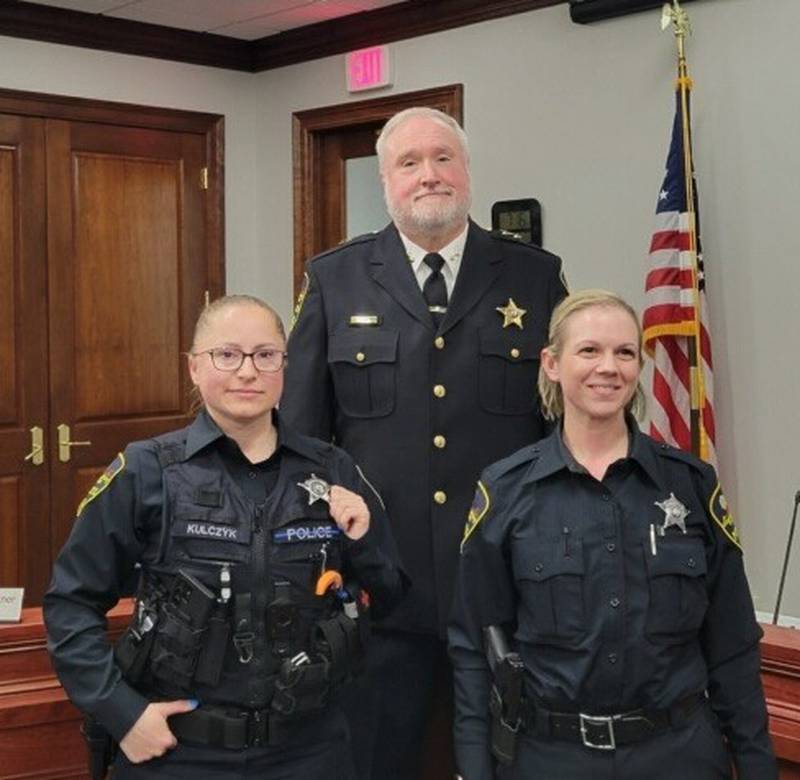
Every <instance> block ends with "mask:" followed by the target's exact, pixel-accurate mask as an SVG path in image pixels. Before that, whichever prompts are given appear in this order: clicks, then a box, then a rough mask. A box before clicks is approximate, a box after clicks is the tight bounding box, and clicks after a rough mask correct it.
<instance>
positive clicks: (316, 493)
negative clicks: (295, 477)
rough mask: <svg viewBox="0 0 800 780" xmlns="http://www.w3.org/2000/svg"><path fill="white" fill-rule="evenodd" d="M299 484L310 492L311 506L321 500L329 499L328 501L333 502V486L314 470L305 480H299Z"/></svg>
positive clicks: (309, 503)
mask: <svg viewBox="0 0 800 780" xmlns="http://www.w3.org/2000/svg"><path fill="white" fill-rule="evenodd" d="M297 485H298V487H301V488H303V490H305V491H307V492H308V505H309V506H311V504H313V503H314V502H316V501H320V500H321V501H327V502H328V503H330V502H331V486H330V485H329V484H328V483H327V482H326V481H325V480H324V479H320V478H319V477H318V476H317V475H316V474H314V473H313V472H312V474H311V476H310V477H309V478H308V479H307V480H306V481H305V482H298V483H297Z"/></svg>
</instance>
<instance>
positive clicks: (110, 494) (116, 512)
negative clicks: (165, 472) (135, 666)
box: [43, 447, 161, 741]
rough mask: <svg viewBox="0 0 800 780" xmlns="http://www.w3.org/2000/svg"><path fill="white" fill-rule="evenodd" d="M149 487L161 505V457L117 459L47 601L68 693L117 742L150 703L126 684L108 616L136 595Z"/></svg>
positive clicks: (84, 510)
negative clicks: (122, 599) (144, 495)
mask: <svg viewBox="0 0 800 780" xmlns="http://www.w3.org/2000/svg"><path fill="white" fill-rule="evenodd" d="M145 454H147V453H145ZM148 472H149V476H148ZM148 482H149V483H150V484H151V485H153V483H154V482H155V484H156V485H157V486H158V487H157V488H156V487H150V488H149V492H150V494H151V495H154V496H157V498H158V501H159V502H160V499H161V489H160V473H159V472H158V466H157V461H156V460H155V456H154V454H153V453H149V462H148V459H147V458H145V457H143V453H142V452H141V450H137V449H136V448H135V447H129V448H128V449H127V450H126V451H125V453H124V454H121V455H119V456H117V459H115V461H114V462H113V463H112V464H111V465H110V466H109V468H108V469H107V470H106V472H105V474H104V475H103V476H102V477H101V478H100V480H98V482H97V483H96V484H95V485H94V487H93V488H92V489H91V490H90V492H89V494H88V495H87V497H86V499H84V501H83V502H82V503H81V505H80V507H79V509H78V516H77V518H76V520H75V524H74V526H73V528H72V532H71V533H70V536H69V538H68V539H67V542H66V544H65V545H64V547H63V548H62V550H61V552H60V553H59V555H58V558H57V559H56V562H55V566H54V569H53V577H52V580H51V583H50V588H49V590H48V592H47V594H46V595H45V597H44V610H43V611H44V619H45V624H46V626H47V644H48V650H49V652H50V657H51V659H52V661H53V666H54V668H55V671H56V673H57V674H58V677H59V679H60V680H61V683H62V684H63V686H64V689H65V690H66V692H67V694H68V696H69V698H70V699H71V700H72V702H73V703H74V704H75V705H76V706H77V707H78V708H79V709H81V710H83V711H84V712H86V713H89V714H90V715H92V716H94V717H95V718H96V719H97V720H98V721H99V722H100V723H101V724H102V725H103V726H105V728H106V729H108V731H109V732H110V733H111V735H112V736H113V737H114V738H115V739H116V740H117V741H119V740H121V739H122V737H123V736H124V735H125V734H126V733H127V732H128V730H129V729H130V727H131V726H132V725H133V724H134V723H135V722H136V720H137V719H138V718H139V716H140V715H141V713H142V712H143V711H144V708H145V707H146V706H147V704H148V702H147V700H146V699H145V698H143V697H142V696H140V695H139V694H138V693H137V692H136V691H135V690H133V689H132V688H131V687H130V686H129V685H128V684H127V683H126V682H125V681H124V680H123V679H122V675H121V673H120V670H119V668H118V667H117V665H116V663H115V661H114V655H113V651H112V647H111V645H110V643H109V641H108V639H107V636H106V627H107V622H106V612H108V610H109V609H111V607H113V606H114V605H115V604H116V603H117V601H118V600H119V598H120V596H121V595H123V594H125V593H126V592H127V591H128V590H129V588H130V582H131V579H132V576H133V575H134V573H135V568H134V567H135V564H136V562H137V560H138V559H139V556H140V554H141V552H142V547H143V544H142V538H143V532H144V529H143V527H142V519H143V517H144V515H145V514H146V512H145V510H146V507H145V506H143V501H142V498H141V496H142V493H143V491H144V490H147V489H148V488H147V486H146V483H148Z"/></svg>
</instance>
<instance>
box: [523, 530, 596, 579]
mask: <svg viewBox="0 0 800 780" xmlns="http://www.w3.org/2000/svg"><path fill="white" fill-rule="evenodd" d="M568 552H569V554H566V551H565V549H564V544H563V542H561V541H559V542H557V543H554V542H541V543H536V544H528V545H525V546H524V547H521V546H517V547H514V553H513V554H514V573H515V575H516V577H517V579H521V580H532V581H534V582H544V581H545V580H549V579H550V578H551V577H559V576H561V575H564V574H572V575H578V576H583V573H584V564H583V545H582V543H581V541H580V539H570V541H569V551H568Z"/></svg>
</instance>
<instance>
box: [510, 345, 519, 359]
mask: <svg viewBox="0 0 800 780" xmlns="http://www.w3.org/2000/svg"><path fill="white" fill-rule="evenodd" d="M511 357H512V358H518V357H519V350H518V349H517V348H516V347H514V348H513V349H512V350H511Z"/></svg>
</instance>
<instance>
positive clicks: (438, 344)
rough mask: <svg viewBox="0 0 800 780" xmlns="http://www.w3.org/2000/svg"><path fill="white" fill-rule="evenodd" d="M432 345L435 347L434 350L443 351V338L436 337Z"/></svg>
mask: <svg viewBox="0 0 800 780" xmlns="http://www.w3.org/2000/svg"><path fill="white" fill-rule="evenodd" d="M433 345H434V346H435V347H436V349H444V338H443V337H442V336H437V337H436V338H435V339H434V340H433Z"/></svg>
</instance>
